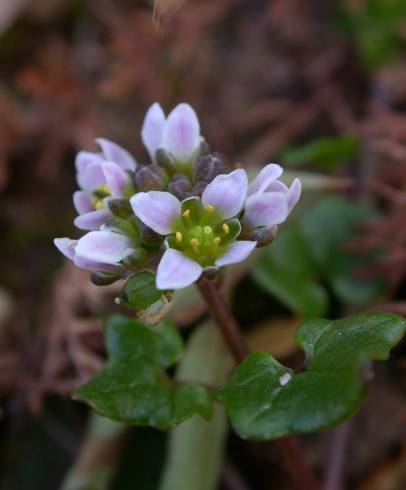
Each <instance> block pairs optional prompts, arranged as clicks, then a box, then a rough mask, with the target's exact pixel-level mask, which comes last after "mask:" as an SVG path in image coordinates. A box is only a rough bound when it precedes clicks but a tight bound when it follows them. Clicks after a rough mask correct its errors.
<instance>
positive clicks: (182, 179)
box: [168, 174, 192, 200]
mask: <svg viewBox="0 0 406 490" xmlns="http://www.w3.org/2000/svg"><path fill="white" fill-rule="evenodd" d="M191 190H192V184H191V182H190V180H189V179H188V178H187V177H186V176H184V175H180V174H176V175H174V177H173V180H172V182H171V183H170V184H169V185H168V192H170V193H171V194H173V195H174V196H176V197H177V198H178V199H180V200H182V199H184V198H185V197H186V196H187V195H188V194H190V191H191Z"/></svg>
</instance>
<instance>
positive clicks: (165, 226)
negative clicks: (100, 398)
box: [55, 103, 301, 290]
mask: <svg viewBox="0 0 406 490" xmlns="http://www.w3.org/2000/svg"><path fill="white" fill-rule="evenodd" d="M141 138H142V141H143V143H144V145H145V147H146V148H147V151H148V153H149V155H150V158H151V163H149V164H147V165H140V164H138V163H137V162H136V160H135V159H134V158H133V157H132V156H131V155H130V154H129V153H128V151H127V150H125V149H124V148H122V147H120V146H119V145H117V144H115V143H112V142H110V141H108V140H105V139H99V140H97V143H98V144H99V146H100V149H101V151H100V152H99V153H91V152H85V151H82V152H79V154H78V155H77V158H76V170H77V181H78V185H79V187H80V190H79V191H77V192H75V194H74V196H73V200H74V205H75V207H76V210H77V212H78V214H79V215H78V217H77V218H76V219H75V225H76V226H77V227H78V228H80V229H83V230H87V231H88V233H87V234H85V235H84V236H83V237H81V238H80V239H79V240H70V239H68V238H57V239H55V245H56V246H57V247H58V249H59V250H60V251H61V252H62V253H63V254H64V255H65V256H66V257H68V258H69V259H71V260H72V261H73V262H74V263H75V264H76V265H77V266H78V267H82V268H85V269H89V270H90V271H92V280H93V281H94V282H96V283H97V284H107V283H109V282H112V281H114V280H117V279H119V278H122V277H125V276H128V275H131V274H132V273H134V272H135V271H138V270H140V269H142V268H145V267H150V266H153V264H156V263H157V260H158V266H157V274H156V284H157V287H158V289H161V290H171V289H179V288H183V287H186V286H188V285H189V284H192V283H193V282H194V281H196V280H197V279H198V278H199V277H200V275H201V274H202V273H204V272H209V271H211V272H213V271H216V270H217V269H218V268H220V267H223V266H226V265H229V264H234V263H237V262H241V261H243V260H244V259H245V258H247V257H248V255H249V254H250V253H251V252H252V251H253V249H254V248H255V247H258V246H264V245H266V244H268V243H270V241H271V240H272V239H273V237H274V235H275V232H276V228H277V226H278V225H279V224H281V223H282V222H284V221H285V220H286V218H287V217H288V215H289V213H290V212H291V210H292V208H293V207H294V205H295V204H296V202H297V201H298V199H299V197H300V192H301V184H300V181H299V180H298V179H296V180H294V181H293V183H292V185H291V186H290V187H287V186H286V185H285V184H284V183H283V182H281V181H280V180H279V177H280V176H281V175H282V173H283V170H282V168H281V167H280V166H279V165H277V164H273V163H271V164H269V165H267V166H265V167H264V168H263V169H262V170H261V172H260V173H259V174H258V176H257V177H256V178H255V179H254V181H253V182H252V183H251V184H249V182H248V177H247V174H246V172H245V171H244V170H243V169H236V170H231V169H229V168H228V166H227V164H226V162H225V161H224V159H223V158H222V156H221V155H219V154H218V153H211V152H210V150H209V148H208V146H207V144H206V142H205V141H204V139H203V137H202V136H201V134H200V125H199V121H198V118H197V116H196V113H195V112H194V110H193V109H192V108H191V107H190V106H189V105H188V104H179V105H178V106H177V107H175V109H174V110H173V111H172V112H171V113H170V114H169V115H168V117H165V114H164V112H163V110H162V108H161V107H160V105H159V104H157V103H155V104H153V105H152V106H151V107H150V109H149V110H148V112H147V114H146V116H145V120H144V124H143V127H142V131H141Z"/></svg>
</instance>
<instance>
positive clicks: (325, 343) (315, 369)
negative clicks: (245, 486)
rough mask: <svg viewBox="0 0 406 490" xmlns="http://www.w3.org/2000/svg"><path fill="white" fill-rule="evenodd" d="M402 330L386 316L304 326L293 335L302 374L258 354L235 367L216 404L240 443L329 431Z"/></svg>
mask: <svg viewBox="0 0 406 490" xmlns="http://www.w3.org/2000/svg"><path fill="white" fill-rule="evenodd" d="M405 328H406V322H405V320H404V319H403V318H401V317H400V316H398V315H394V314H390V313H366V314H360V315H355V316H353V317H349V318H345V319H342V320H336V321H332V320H322V319H318V320H309V321H306V322H305V323H303V324H302V326H301V327H300V328H299V330H298V332H297V335H296V341H297V343H298V344H299V345H300V346H301V347H302V348H303V349H304V351H305V353H306V359H307V366H306V370H305V371H303V372H301V373H298V374H294V373H293V372H292V371H291V370H290V369H288V368H286V367H284V366H282V365H281V364H279V363H278V362H277V361H276V360H275V359H274V358H273V357H272V356H270V355H269V354H267V353H264V352H257V353H254V354H252V355H250V356H249V357H247V359H245V360H244V361H243V362H242V363H241V364H240V365H239V366H238V367H237V369H236V370H235V371H234V373H233V375H232V376H231V378H230V380H229V382H228V384H227V385H226V386H225V387H224V388H223V389H221V390H220V391H219V392H218V394H217V398H218V399H219V400H220V401H221V402H223V403H224V405H225V406H226V409H227V411H228V414H229V417H230V419H231V423H232V425H233V427H234V429H235V430H236V431H237V432H238V433H239V434H241V435H242V436H244V437H249V438H253V439H276V438H279V437H283V436H287V435H292V434H297V433H304V432H313V431H318V430H321V429H324V428H327V427H331V426H333V425H335V424H337V423H339V422H341V421H342V420H344V419H346V418H347V417H349V416H350V415H351V414H352V413H353V412H354V411H355V410H356V409H357V408H358V407H359V405H360V403H361V401H362V400H363V398H364V396H365V387H364V383H363V380H362V375H361V371H362V367H363V366H364V365H365V363H367V362H368V361H370V360H372V359H376V360H382V359H386V358H387V357H388V355H389V351H390V349H391V348H392V347H393V346H394V345H395V344H396V343H397V342H398V341H399V340H400V338H401V337H402V335H403V334H404V332H405Z"/></svg>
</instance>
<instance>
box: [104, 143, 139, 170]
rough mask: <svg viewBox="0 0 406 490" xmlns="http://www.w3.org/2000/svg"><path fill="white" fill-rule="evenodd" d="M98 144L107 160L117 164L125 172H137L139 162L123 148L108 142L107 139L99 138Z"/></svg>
mask: <svg viewBox="0 0 406 490" xmlns="http://www.w3.org/2000/svg"><path fill="white" fill-rule="evenodd" d="M96 143H97V144H98V145H99V146H100V148H101V149H102V152H103V156H104V159H105V160H109V161H110V162H114V163H117V165H119V166H120V167H121V168H122V169H123V170H135V167H136V166H137V162H136V161H135V160H134V158H133V157H132V155H131V154H130V153H129V152H128V151H127V150H125V149H124V148H123V147H122V146H120V145H117V143H113V142H112V141H109V140H106V139H105V138H98V139H97V140H96Z"/></svg>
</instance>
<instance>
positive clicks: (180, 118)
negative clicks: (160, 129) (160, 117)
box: [163, 104, 200, 160]
mask: <svg viewBox="0 0 406 490" xmlns="http://www.w3.org/2000/svg"><path fill="white" fill-rule="evenodd" d="M199 145H200V124H199V120H198V118H197V115H196V113H195V111H194V110H193V108H192V107H191V106H190V105H189V104H179V105H177V106H176V107H175V109H173V111H172V112H171V113H170V114H169V116H168V118H167V120H166V123H165V128H164V133H163V147H164V148H165V149H166V150H168V151H169V152H170V153H172V154H173V155H174V156H175V157H176V158H178V159H179V160H188V159H189V158H190V157H191V156H192V155H193V153H194V152H195V151H196V150H197V148H198V147H199Z"/></svg>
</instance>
